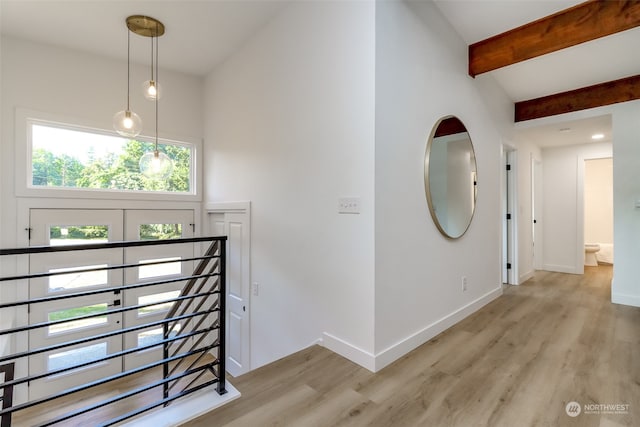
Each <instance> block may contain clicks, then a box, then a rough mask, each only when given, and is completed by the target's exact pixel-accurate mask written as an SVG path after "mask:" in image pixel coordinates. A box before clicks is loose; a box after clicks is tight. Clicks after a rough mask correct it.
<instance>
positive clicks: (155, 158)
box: [140, 150, 173, 180]
mask: <svg viewBox="0 0 640 427" xmlns="http://www.w3.org/2000/svg"><path fill="white" fill-rule="evenodd" d="M171 172H173V161H172V160H171V159H170V158H169V156H167V155H166V154H165V153H162V152H160V151H158V150H155V151H153V152H147V153H145V154H144V155H143V156H142V157H141V158H140V173H142V174H143V175H144V176H146V177H147V178H151V179H156V180H163V179H167V178H169V177H170V176H171Z"/></svg>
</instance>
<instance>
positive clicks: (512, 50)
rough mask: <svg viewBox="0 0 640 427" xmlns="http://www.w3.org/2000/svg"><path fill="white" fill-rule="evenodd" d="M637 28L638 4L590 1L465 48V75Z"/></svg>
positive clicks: (630, 0)
mask: <svg viewBox="0 0 640 427" xmlns="http://www.w3.org/2000/svg"><path fill="white" fill-rule="evenodd" d="M637 26H640V1H638V0H616V1H607V0H590V1H587V2H585V3H581V4H579V5H576V6H574V7H572V8H569V9H565V10H563V11H560V12H558V13H555V14H553V15H549V16H547V17H545V18H541V19H539V20H537V21H533V22H530V23H528V24H525V25H523V26H521V27H518V28H514V29H512V30H509V31H507V32H505V33H502V34H498V35H496V36H494V37H491V38H488V39H485V40H482V41H479V42H477V43H474V44H472V45H470V46H469V75H470V76H471V77H475V76H477V75H478V74H482V73H486V72H488V71H492V70H496V69H498V68H502V67H506V66H507V65H511V64H515V63H517V62H521V61H525V60H527V59H531V58H535V57H538V56H541V55H545V54H547V53H551V52H555V51H558V50H561V49H565V48H567V47H571V46H575V45H577V44H580V43H584V42H588V41H590V40H594V39H597V38H600V37H605V36H608V35H611V34H615V33H618V32H620V31H625V30H628V29H630V28H634V27H637Z"/></svg>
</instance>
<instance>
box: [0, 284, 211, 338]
mask: <svg viewBox="0 0 640 427" xmlns="http://www.w3.org/2000/svg"><path fill="white" fill-rule="evenodd" d="M219 293H220V291H210V292H203V293H199V294H193V295H185V296H181V297H176V298H172V299H168V300H164V301H157V302H150V303H147V304H138V305H132V306H127V307H123V308H117V309H114V310H108V311H104V312H100V313H95V314H87V315H85V316H78V317H72V318H70V319H63V320H54V321H51V322H41V323H34V324H33V325H29V326H21V327H18V328H12V329H5V330H2V331H0V336H2V335H8V334H14V333H18V332H25V331H30V330H33V329H38V328H44V327H47V326H56V325H61V324H63V323H67V322H76V321H78V320H86V319H92V318H94V317H101V316H109V315H111V314H119V313H124V312H127V311H133V310H139V309H141V308H145V307H153V306H154V305H160V304H166V303H168V302H176V301H182V300H187V299H194V298H199V297H206V296H210V295H216V294H219Z"/></svg>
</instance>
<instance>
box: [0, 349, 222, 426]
mask: <svg viewBox="0 0 640 427" xmlns="http://www.w3.org/2000/svg"><path fill="white" fill-rule="evenodd" d="M216 346H217V344H216V345H210V346H207V347H203V348H201V349H198V350H196V351H193V352H185V353H182V354H179V355H176V356H173V357H170V358H168V359H162V360H159V361H157V362H153V363H150V364H148V365H145V366H141V367H139V368H135V369H132V370H130V371H126V372H122V373H120V374H114V375H111V376H108V377H105V378H102V379H99V380H96V381H92V382H90V383H85V384H82V385H80V386H77V387H73V388H69V389H66V390H63V391H61V392H60V393H57V394H54V395H53V396H47V397H42V398H40V399H36V400H32V401H30V402H25V403H22V404H20V405H15V406H13V407H11V408H7V409H3V410H1V411H0V415H4V414H8V413H10V412H17V411H22V410H24V409H27V408H31V407H32V406H36V405H41V404H43V403H47V402H50V401H52V400H55V399H59V398H61V397H64V396H68V395H70V394H74V393H78V392H81V391H84V390H87V389H90V388H93V387H97V386H99V385H102V384H106V383H108V382H111V381H115V380H119V379H120V378H125V377H128V376H131V375H134V374H138V373H140V372H144V371H146V370H149V369H151V368H155V367H157V366H160V365H162V364H164V363H169V362H173V361H174V360H178V359H181V358H183V357H189V356H191V355H192V354H195V353H199V352H202V351H209V350H211V349H213V348H215V347H216ZM216 363H218V360H217V359H216V362H213V363H211V365H215V364H216Z"/></svg>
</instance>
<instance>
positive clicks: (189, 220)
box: [124, 210, 194, 370]
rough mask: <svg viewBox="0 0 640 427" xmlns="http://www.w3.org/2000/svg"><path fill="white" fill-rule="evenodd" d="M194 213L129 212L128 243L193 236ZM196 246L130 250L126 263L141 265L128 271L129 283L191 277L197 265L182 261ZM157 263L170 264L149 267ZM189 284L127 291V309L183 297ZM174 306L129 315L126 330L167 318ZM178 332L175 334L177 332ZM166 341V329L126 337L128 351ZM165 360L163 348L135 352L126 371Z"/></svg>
mask: <svg viewBox="0 0 640 427" xmlns="http://www.w3.org/2000/svg"><path fill="white" fill-rule="evenodd" d="M193 222H194V212H193V210H127V211H125V239H126V240H138V239H140V240H168V239H176V238H181V237H185V238H187V237H193ZM193 253H194V249H193V244H190V243H188V244H179V245H169V246H163V247H160V246H154V247H147V248H144V249H143V248H127V249H126V250H125V262H126V263H131V264H139V265H140V266H139V267H137V268H130V269H128V270H127V271H126V273H125V275H126V277H125V281H126V283H136V282H137V283H144V282H154V281H161V280H165V279H171V278H175V277H179V276H180V275H190V274H191V272H192V271H193V262H192V261H189V262H184V261H180V260H182V259H185V258H192V257H193ZM153 261H168V262H167V263H165V264H155V265H146V264H148V263H149V262H153ZM184 283H185V281H179V282H175V283H166V284H161V285H155V286H149V287H144V288H139V289H133V290H130V291H127V294H126V295H125V298H124V303H125V305H126V306H133V305H140V304H152V303H155V302H162V301H164V300H167V299H171V298H175V297H177V296H179V293H180V290H181V289H182V287H183V286H184ZM171 305H172V304H171V303H167V304H161V305H157V304H155V305H153V306H150V307H147V308H144V309H139V310H132V311H128V312H126V313H125V318H124V324H125V327H133V326H138V325H142V324H145V323H149V322H154V321H159V320H162V319H164V318H165V317H166V315H167V312H168V311H169V309H170V308H171ZM177 332H178V330H175V331H172V333H174V334H175V333H177ZM160 340H162V328H161V327H154V328H149V329H144V330H139V331H136V332H134V333H128V334H126V335H125V338H124V346H125V348H127V349H131V348H135V347H141V346H146V345H150V344H153V343H154V342H158V341H160ZM161 358H162V347H160V346H158V347H153V348H151V349H148V350H144V351H140V352H136V353H132V354H130V355H127V356H126V357H125V361H124V365H125V369H127V370H128V369H133V368H136V367H139V366H142V365H145V364H149V363H152V362H155V361H158V360H160V359H161Z"/></svg>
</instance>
